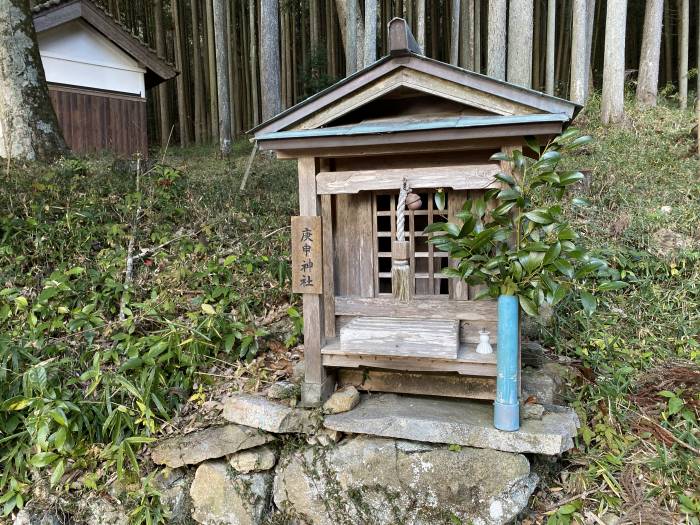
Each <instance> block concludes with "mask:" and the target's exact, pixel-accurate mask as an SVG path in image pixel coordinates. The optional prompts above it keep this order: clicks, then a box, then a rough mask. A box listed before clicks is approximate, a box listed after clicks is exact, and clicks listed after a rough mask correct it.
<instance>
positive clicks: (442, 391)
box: [338, 368, 496, 400]
mask: <svg viewBox="0 0 700 525" xmlns="http://www.w3.org/2000/svg"><path fill="white" fill-rule="evenodd" d="M338 385H339V386H350V385H352V386H354V387H355V388H357V389H358V390H364V391H367V392H397V393H402V394H419V395H426V396H447V397H460V398H469V399H484V400H493V399H495V397H496V379H495V378H493V377H472V376H464V375H458V374H440V373H431V374H426V373H415V372H396V371H389V370H368V369H359V368H342V369H340V370H339V371H338Z"/></svg>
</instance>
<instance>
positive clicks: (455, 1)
mask: <svg viewBox="0 0 700 525" xmlns="http://www.w3.org/2000/svg"><path fill="white" fill-rule="evenodd" d="M464 1H465V2H466V1H467V0H464ZM461 9H462V8H461V6H460V0H452V6H451V9H450V64H452V65H454V66H456V65H457V64H458V63H459V15H460V11H461Z"/></svg>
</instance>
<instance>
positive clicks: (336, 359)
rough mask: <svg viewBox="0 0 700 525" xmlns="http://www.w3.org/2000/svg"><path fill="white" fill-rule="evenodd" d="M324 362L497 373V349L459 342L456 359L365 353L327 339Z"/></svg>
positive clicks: (405, 368) (418, 370) (465, 372)
mask: <svg viewBox="0 0 700 525" xmlns="http://www.w3.org/2000/svg"><path fill="white" fill-rule="evenodd" d="M322 355H323V364H324V366H327V367H341V368H358V367H369V368H381V369H388V370H404V371H412V372H456V373H459V374H462V375H471V376H483V377H496V353H495V352H494V353H493V354H488V355H482V354H477V353H476V352H470V351H468V350H467V348H466V347H465V346H464V345H462V346H461V347H460V351H459V354H458V358H457V359H434V358H428V357H403V356H401V357H395V356H376V355H364V354H347V353H343V352H342V350H341V349H340V342H339V341H338V340H333V341H330V342H328V344H326V346H324V347H323V350H322Z"/></svg>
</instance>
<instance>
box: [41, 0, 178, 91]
mask: <svg viewBox="0 0 700 525" xmlns="http://www.w3.org/2000/svg"><path fill="white" fill-rule="evenodd" d="M32 14H33V17H34V27H35V29H36V31H37V33H40V32H42V31H46V30H48V29H52V28H54V27H57V26H59V25H61V24H65V23H66V22H70V21H71V20H76V19H79V18H81V19H83V20H85V21H86V22H87V23H88V24H90V25H91V26H92V27H93V28H95V29H96V30H97V31H98V32H99V33H101V34H102V35H103V36H104V37H105V38H107V39H108V40H110V41H111V42H113V43H114V44H115V45H116V46H117V47H119V48H120V49H121V50H122V51H124V52H125V53H126V54H127V55H129V56H131V57H133V58H134V59H135V60H137V61H138V62H140V63H141V64H143V65H144V67H145V68H146V78H145V80H146V87H149V88H150V87H153V86H155V85H158V84H160V83H161V82H164V81H166V80H170V79H171V78H174V77H176V76H177V75H178V71H177V70H176V69H175V68H174V67H173V65H172V64H171V63H169V62H168V61H167V60H165V59H164V58H163V57H160V56H158V54H157V53H156V51H155V50H154V49H152V48H150V47H149V46H148V45H147V44H146V43H145V42H144V41H143V40H142V39H141V38H139V37H138V36H136V35H134V34H133V33H132V32H131V31H129V29H128V28H127V27H126V26H124V25H123V24H122V23H121V22H120V21H119V20H117V19H116V18H114V17H112V15H110V14H109V13H108V12H107V11H106V10H105V9H104V8H103V7H101V6H99V5H98V4H96V3H95V2H94V1H93V0H48V1H45V2H40V3H36V4H35V5H34V6H33V7H32Z"/></svg>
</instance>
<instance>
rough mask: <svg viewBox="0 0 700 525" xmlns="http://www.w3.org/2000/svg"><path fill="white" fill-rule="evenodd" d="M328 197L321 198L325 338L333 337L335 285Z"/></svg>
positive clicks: (330, 211) (331, 216) (331, 209)
mask: <svg viewBox="0 0 700 525" xmlns="http://www.w3.org/2000/svg"><path fill="white" fill-rule="evenodd" d="M332 199H333V198H332V197H331V196H330V195H322V196H321V217H322V220H323V311H324V316H325V319H327V320H328V321H327V322H326V323H325V332H326V337H335V323H334V322H333V319H334V318H335V284H334V275H333V271H334V270H333V260H334V258H335V254H334V252H333V202H332Z"/></svg>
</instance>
